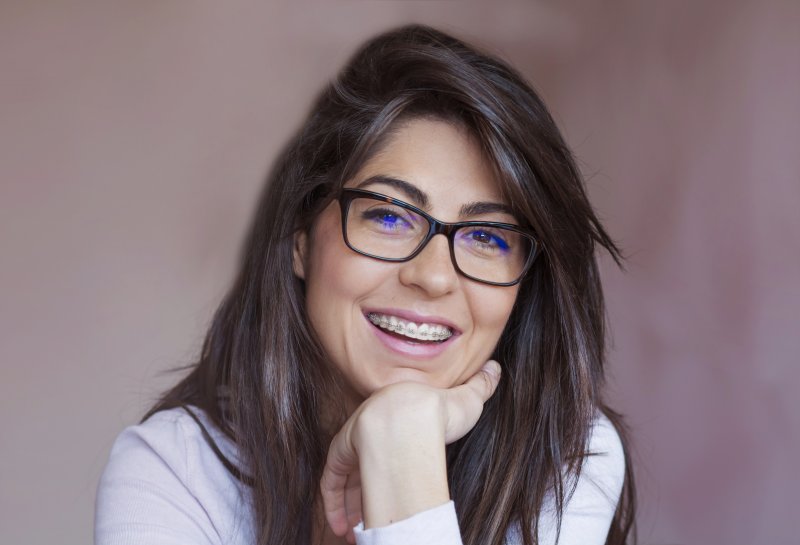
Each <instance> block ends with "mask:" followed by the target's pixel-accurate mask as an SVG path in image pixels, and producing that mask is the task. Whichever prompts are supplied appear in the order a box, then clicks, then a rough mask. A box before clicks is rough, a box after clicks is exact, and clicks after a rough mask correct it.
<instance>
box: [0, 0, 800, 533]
mask: <svg viewBox="0 0 800 545" xmlns="http://www.w3.org/2000/svg"><path fill="white" fill-rule="evenodd" d="M409 21H420V22H427V23H430V24H434V25H439V26H442V27H443V28H445V29H450V30H451V31H454V32H457V33H459V34H460V35H462V36H464V37H467V38H469V39H471V40H474V41H476V42H478V43H482V44H483V45H484V46H486V47H487V48H489V49H490V50H493V51H495V52H498V53H499V54H501V55H503V56H504V57H506V58H507V59H509V60H510V61H511V62H512V63H513V64H515V65H516V66H517V67H519V68H520V69H521V70H523V71H524V72H525V74H526V75H527V76H528V77H529V78H530V79H531V80H532V81H533V82H534V84H535V85H536V86H537V87H538V88H539V89H540V91H541V92H542V94H543V95H544V97H545V99H546V100H547V101H548V103H549V104H550V105H551V107H552V109H553V111H554V114H555V116H556V118H557V119H558V120H559V123H560V124H561V126H562V128H563V129H564V131H565V133H566V136H567V138H568V140H569V141H570V142H571V144H572V146H573V148H574V150H575V151H576V153H577V155H578V156H579V158H580V159H581V163H582V165H583V167H584V169H585V172H586V174H587V176H588V178H589V182H588V183H589V186H590V191H591V193H592V195H593V198H594V200H595V203H596V205H597V207H598V209H599V210H600V211H601V214H602V216H603V217H604V218H605V220H606V223H607V225H608V227H609V229H610V231H611V233H612V234H613V235H614V236H615V237H616V238H617V239H618V240H619V241H620V242H621V244H622V245H623V247H624V248H625V249H626V251H627V253H628V255H629V256H630V257H629V260H628V264H627V268H628V270H627V272H625V273H622V272H620V271H618V270H616V269H614V268H613V267H611V266H610V265H609V264H608V263H607V262H605V267H604V273H605V275H604V280H605V284H606V286H607V296H608V303H609V315H610V319H611V324H612V334H613V349H612V351H611V353H610V375H611V382H610V391H609V397H610V399H611V400H612V401H613V402H614V403H615V404H616V406H617V407H618V408H620V409H621V410H622V411H623V412H625V413H626V414H628V415H629V422H630V424H631V426H632V428H633V431H634V436H635V440H636V456H637V474H638V477H639V484H640V505H641V517H640V535H641V538H642V539H641V541H642V543H645V544H654V545H667V544H677V543H681V544H720V545H721V544H725V545H740V544H741V545H744V544H750V543H770V544H789V543H797V540H798V537H797V534H798V532H799V531H800V525H799V524H798V522H797V521H798V518H797V514H796V513H797V505H798V502H797V497H796V496H797V491H798V489H800V471H798V469H797V459H798V457H799V456H800V402H798V396H797V395H796V394H795V392H794V391H795V390H796V389H797V388H798V386H799V385H800V369H799V366H798V363H800V357H798V355H799V354H800V327H798V325H799V324H800V236H798V234H800V153H798V152H800V145H799V143H800V32H798V30H797V29H798V28H800V3H798V2H795V1H791V0H787V1H780V0H769V1H762V2H744V1H741V0H730V1H722V0H720V1H711V0H707V1H701V2H698V1H689V0H678V1H673V2H659V1H656V0H651V1H621V0H618V1H607V2H590V1H584V0H567V1H561V2H551V1H545V0H542V1H539V2H521V1H517V2H508V1H506V2H500V3H495V4H493V5H492V6H489V4H488V3H479V2H456V1H453V0H451V1H426V2H420V1H380V2H373V1H367V0H347V1H346V0H339V1H336V2H330V1H329V2H302V3H295V4H289V3H277V2H275V3H268V2H244V1H237V2H227V3H222V2H202V1H193V2H188V1H183V2H181V1H167V2H122V3H102V2H95V3H92V2H88V1H78V2H72V3H70V5H67V4H66V3H55V2H53V3H50V2H23V1H9V0H5V1H4V2H2V4H0V78H1V81H2V84H0V120H1V123H0V365H1V366H2V367H1V368H0V373H1V374H0V430H1V433H2V435H1V436H0V437H2V440H0V543H4V544H45V543H75V544H77V543H87V542H90V541H91V526H92V509H93V508H92V506H93V501H94V490H95V486H96V482H97V478H98V476H99V474H100V472H101V471H102V468H103V466H104V464H105V460H106V457H107V455H108V449H109V447H110V445H111V443H112V441H113V439H114V437H115V436H116V434H117V433H118V432H119V431H120V430H121V429H122V427H124V426H125V425H127V424H129V423H132V422H134V421H136V420H137V419H138V418H139V417H140V416H141V414H142V411H143V410H144V409H145V408H146V407H147V406H148V405H149V404H150V403H151V402H152V400H153V399H154V398H155V396H156V395H157V393H158V392H159V391H160V390H161V389H162V388H163V387H165V386H166V385H167V384H169V383H171V382H172V381H173V380H174V376H170V375H164V374H163V373H162V372H163V371H164V370H166V369H169V368H171V367H174V366H176V365H179V364H183V363H187V362H189V361H191V360H192V358H193V356H194V354H195V352H196V351H197V349H198V348H199V343H200V340H201V336H202V334H203V332H204V328H205V327H206V325H207V323H208V320H209V319H210V316H211V313H212V312H213V310H214V308H215V306H216V304H217V302H218V300H219V298H220V296H221V295H222V292H223V290H224V289H225V286H226V284H227V281H228V279H229V276H230V274H231V267H232V266H233V263H234V260H235V256H236V249H237V247H238V245H239V242H240V239H241V236H242V234H243V231H244V228H245V224H246V222H247V218H248V216H249V214H250V211H251V208H252V206H253V200H254V198H255V196H256V194H257V193H258V190H259V186H260V183H261V179H262V177H263V175H264V173H265V171H266V169H267V167H268V165H269V164H270V161H271V160H272V158H273V157H274V154H275V153H276V151H277V149H278V147H279V146H280V145H281V144H282V143H283V141H284V140H285V139H286V138H287V136H288V135H289V134H290V132H291V131H292V130H293V129H294V128H295V127H296V126H297V125H298V124H299V123H300V120H301V119H302V116H303V114H304V112H305V111H306V109H307V108H308V105H309V102H310V100H311V98H312V96H313V95H314V93H315V92H316V91H317V90H318V88H319V87H320V85H321V84H322V82H323V81H324V80H326V79H327V78H329V77H330V76H331V75H332V74H333V73H334V72H335V70H336V69H337V68H338V67H339V66H340V65H341V64H342V62H344V60H345V59H346V58H347V56H348V55H349V54H350V52H351V51H352V50H353V48H354V47H355V46H356V45H357V44H358V43H360V42H361V41H362V40H363V39H364V38H366V37H367V36H369V35H371V34H373V33H375V32H378V31H380V30H382V29H385V28H388V27H390V26H393V25H396V24H399V23H403V22H409Z"/></svg>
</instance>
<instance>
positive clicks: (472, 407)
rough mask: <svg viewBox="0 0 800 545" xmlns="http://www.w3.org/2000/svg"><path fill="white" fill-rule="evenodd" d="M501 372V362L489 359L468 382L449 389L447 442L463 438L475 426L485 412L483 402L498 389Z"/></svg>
mask: <svg viewBox="0 0 800 545" xmlns="http://www.w3.org/2000/svg"><path fill="white" fill-rule="evenodd" d="M500 374H501V371H500V364H499V363H497V362H496V361H494V360H489V361H487V362H486V363H485V364H484V365H483V367H481V369H480V370H479V371H478V372H477V373H475V374H474V375H472V377H470V379H469V380H468V381H467V382H465V383H464V384H462V385H461V386H456V387H455V388H451V389H450V390H449V392H448V396H447V427H446V429H445V441H446V442H447V443H451V442H453V441H456V440H458V439H461V438H462V437H463V436H464V435H466V434H467V432H469V430H471V429H472V428H473V426H475V424H476V423H477V422H478V418H480V416H481V413H482V412H483V404H484V403H486V401H487V400H488V399H489V398H490V397H492V394H493V393H494V391H495V390H496V389H497V385H498V384H499V382H500Z"/></svg>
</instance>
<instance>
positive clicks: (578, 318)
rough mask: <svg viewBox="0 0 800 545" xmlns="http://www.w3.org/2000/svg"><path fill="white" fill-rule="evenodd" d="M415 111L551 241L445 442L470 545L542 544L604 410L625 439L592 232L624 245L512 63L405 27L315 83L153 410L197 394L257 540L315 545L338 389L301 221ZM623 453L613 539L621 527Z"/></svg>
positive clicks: (611, 249)
mask: <svg viewBox="0 0 800 545" xmlns="http://www.w3.org/2000/svg"><path fill="white" fill-rule="evenodd" d="M415 117H429V118H434V119H441V120H445V121H449V122H452V123H456V124H459V125H460V126H464V127H466V128H467V129H468V130H469V131H470V132H471V133H472V134H473V135H474V136H475V138H476V140H477V141H478V142H479V143H480V146H481V147H482V149H483V151H484V152H485V155H486V157H487V159H488V161H489V162H490V164H491V166H492V168H493V171H494V174H495V176H496V179H497V180H498V183H499V184H500V189H501V192H502V194H503V196H504V198H505V200H506V202H508V203H510V205H511V207H512V209H513V211H514V212H515V215H516V216H517V218H518V219H519V220H520V221H521V222H523V223H524V224H525V226H526V227H528V228H530V229H532V230H533V231H534V232H535V233H536V234H537V236H538V238H539V240H540V241H541V242H542V243H543V246H544V249H545V250H544V252H543V254H542V255H541V256H539V258H538V259H537V261H536V263H535V264H534V266H533V268H532V269H531V271H530V272H529V273H528V274H527V276H526V277H525V278H524V279H523V281H522V283H521V286H520V290H519V295H518V298H517V301H516V304H515V306H514V309H513V311H512V313H511V316H510V319H509V321H508V324H507V326H506V328H505V330H504V332H503V334H502V336H501V338H500V341H499V343H498V345H497V347H496V350H495V353H494V358H495V359H497V360H498V361H500V362H501V364H502V365H503V369H504V371H503V374H504V379H503V380H502V381H501V382H500V385H499V387H498V389H497V391H496V392H495V394H494V395H493V396H492V397H491V399H490V400H489V401H488V402H487V403H486V405H485V408H484V411H483V414H482V416H481V418H480V420H479V421H478V423H477V424H476V425H475V427H474V428H473V429H472V430H471V432H470V433H468V434H467V435H466V436H465V437H464V438H462V439H461V440H459V441H457V442H456V443H454V444H452V445H448V447H447V464H448V480H449V484H450V490H451V494H452V497H453V499H454V500H455V502H456V504H457V505H458V506H459V510H458V517H459V524H460V526H461V531H462V535H463V539H464V543H465V544H467V545H490V544H491V545H500V544H502V543H503V541H504V536H505V534H506V531H507V530H508V529H509V528H510V527H511V525H512V524H514V523H519V524H520V526H521V528H531V529H532V532H524V531H523V532H522V536H523V540H524V544H525V545H532V544H534V543H536V541H537V537H536V536H537V529H538V516H537V514H538V512H539V510H540V509H541V508H542V505H543V502H544V500H545V498H546V496H547V495H548V494H553V497H554V499H555V505H556V509H557V515H558V519H559V521H560V520H561V515H562V512H563V508H564V505H565V503H566V501H568V499H569V496H570V494H571V492H572V490H573V487H574V482H575V481H576V479H570V476H572V477H576V476H577V475H579V474H580V470H581V466H582V462H583V460H584V459H585V458H586V456H587V455H588V453H587V445H588V440H589V436H590V432H591V425H592V422H593V420H594V418H595V417H596V414H597V411H598V410H600V411H603V412H604V413H605V414H606V415H607V416H608V417H609V418H610V419H611V420H612V422H614V424H615V426H616V427H617V430H618V431H619V432H620V435H621V437H622V439H623V444H625V443H626V440H625V433H624V428H623V427H622V424H621V421H620V418H619V415H617V414H616V413H614V412H612V411H611V410H609V409H608V408H607V407H606V406H605V405H604V403H603V400H602V396H601V389H602V385H603V363H604V357H605V356H604V349H605V348H604V343H605V310H604V303H603V294H602V289H601V285H600V279H599V275H598V267H597V263H596V258H595V251H596V249H598V247H600V248H604V249H605V250H606V251H607V252H608V253H609V254H610V255H611V256H612V257H613V258H614V259H615V260H616V261H617V263H619V262H620V259H621V258H620V252H619V250H618V249H617V247H616V246H615V245H614V243H613V241H612V240H611V238H610V237H609V235H608V234H607V233H606V231H605V230H604V229H603V227H602V225H601V224H600V222H599V220H598V218H597V216H596V215H595V213H594V211H593V209H592V207H591V205H590V204H589V201H588V198H587V195H586V192H585V189H584V184H583V180H582V177H581V175H580V173H579V171H578V168H577V167H576V165H575V161H574V159H573V157H572V154H571V152H570V150H569V149H568V147H567V145H566V144H565V142H564V140H563V139H562V137H561V135H560V133H559V131H558V129H557V127H556V125H555V123H554V122H553V120H552V118H551V116H550V114H549V113H548V111H547V109H546V108H545V106H544V104H543V103H542V101H541V99H540V98H539V97H538V96H537V94H536V93H535V91H533V89H532V88H531V87H530V86H529V85H528V84H527V83H526V82H525V80H524V79H523V78H522V77H521V76H520V75H519V74H518V73H517V72H516V71H515V70H513V69H512V68H511V67H509V66H508V65H507V64H505V63H504V62H502V61H500V60H498V59H496V58H494V57H492V56H490V55H487V54H483V53H481V52H479V51H477V50H476V49H475V48H473V47H471V46H469V45H467V44H465V43H463V42H462V41H460V40H458V39H456V38H453V37H451V36H449V35H447V34H445V33H442V32H440V31H437V30H434V29H432V28H429V27H425V26H421V25H411V26H405V27H402V28H399V29H395V30H392V31H390V32H387V33H384V34H382V35H380V36H377V37H375V38H373V39H372V40H370V41H368V42H367V43H366V44H365V45H363V46H362V47H361V48H360V49H359V50H358V51H357V52H356V53H355V55H354V56H353V57H352V58H351V59H350V61H349V62H348V64H347V65H346V66H345V67H344V68H343V69H342V71H341V72H340V73H339V75H338V76H337V77H336V78H335V80H334V81H332V82H331V83H330V84H329V85H328V86H326V87H325V88H324V89H323V91H322V93H321V94H320V95H319V96H318V98H317V100H316V101H315V103H314V105H313V107H312V109H311V112H310V114H309V115H308V118H307V119H306V121H305V123H304V124H303V125H302V127H301V128H300V130H299V132H298V133H297V134H296V135H295V136H294V137H293V138H292V140H291V141H290V142H289V143H288V145H287V146H286V147H285V148H284V149H283V151H282V153H281V154H280V155H279V157H278V158H277V161H276V163H275V165H274V167H273V169H272V171H271V172H270V174H269V176H268V179H267V181H266V185H265V189H264V192H263V194H262V195H261V197H260V199H259V203H258V206H257V209H256V212H255V215H254V218H253V220H252V223H251V225H250V227H249V232H248V235H247V237H246V240H245V242H244V246H243V248H242V252H241V257H240V264H239V269H238V273H237V275H236V277H235V280H234V282H233V284H232V286H231V288H230V289H229V291H228V292H227V294H226V295H225V297H224V299H223V301H222V303H221V304H220V306H219V308H218V309H217V311H216V313H215V315H214V318H213V321H212V323H211V326H210V328H209V331H208V333H207V335H206V337H205V341H204V343H203V348H202V352H201V354H200V356H199V359H198V361H197V363H196V364H195V365H194V366H193V368H192V369H191V371H190V373H189V374H188V375H187V376H186V377H185V378H184V379H183V380H182V381H181V382H180V383H179V384H178V385H177V386H175V387H174V388H173V389H172V390H170V391H169V392H167V393H166V394H165V395H164V397H163V398H162V399H161V401H160V402H159V403H158V404H156V406H155V407H153V409H152V410H151V411H150V413H148V416H149V415H150V414H153V413H154V412H156V411H159V410H163V409H167V408H173V407H179V406H186V405H194V406H197V407H199V408H201V409H202V410H204V411H205V412H206V413H207V414H208V416H209V418H210V419H211V421H212V422H213V423H214V424H215V425H216V426H218V427H219V428H220V429H221V430H222V431H223V432H224V433H225V434H226V435H227V436H228V437H229V438H231V439H232V440H233V441H234V442H235V444H236V445H237V448H238V450H239V457H240V459H241V463H242V464H243V465H242V467H237V466H235V465H234V464H233V463H231V462H230V461H229V460H226V459H225V458H224V457H223V456H222V454H221V453H220V452H219V451H218V450H217V449H216V445H214V444H213V442H211V446H212V448H214V449H215V451H216V452H217V454H218V456H219V457H220V459H221V460H222V461H223V463H225V464H226V466H227V467H228V468H229V470H230V471H231V472H233V473H234V475H236V476H237V477H238V478H239V479H240V480H242V481H243V482H245V483H246V484H247V485H248V486H249V487H251V493H252V508H253V510H254V513H253V515H254V520H255V521H256V536H257V542H258V543H259V544H261V545H268V544H274V543H293V544H298V545H299V544H303V545H310V544H311V540H312V534H313V532H312V528H313V526H314V524H319V521H318V519H317V514H316V513H317V512H316V511H315V507H317V506H318V502H319V497H318V490H319V480H320V477H321V473H322V468H323V466H324V463H325V455H326V450H327V447H328V445H329V441H330V438H331V430H330V429H329V427H328V426H325V425H324V424H323V422H321V421H320V415H321V414H323V411H327V412H328V413H330V412H331V407H332V406H334V405H332V404H331V403H332V401H333V400H335V399H337V392H339V391H341V388H342V384H341V382H340V380H341V379H340V378H338V377H337V376H335V374H334V373H333V372H332V371H330V369H329V366H328V365H326V363H325V353H324V350H323V349H322V347H321V346H320V343H319V341H318V340H317V338H316V335H315V334H314V332H313V330H312V329H311V327H310V325H309V320H308V319H307V316H306V311H305V300H304V286H303V282H302V281H301V280H300V279H298V278H297V277H296V276H295V275H294V274H293V270H292V247H293V238H294V235H295V233H296V232H298V230H306V229H308V228H309V227H310V226H311V224H312V223H313V221H314V219H315V217H316V216H317V214H318V213H319V212H320V211H321V210H322V209H323V208H324V207H325V206H326V205H327V204H328V203H329V202H330V201H331V199H333V198H335V197H336V195H337V192H338V190H339V189H340V188H341V187H342V185H343V184H344V182H345V181H346V180H348V179H349V178H350V177H352V176H353V175H354V174H355V172H356V171H357V170H358V169H359V167H360V166H361V165H363V164H364V162H365V161H366V160H367V159H368V158H369V157H370V156H371V154H373V153H374V152H375V150H376V149H378V147H379V146H380V145H381V143H382V142H383V141H385V139H386V138H387V135H390V134H391V132H392V130H394V129H395V128H396V127H397V126H398V124H399V123H400V122H401V121H403V120H408V119H413V118H415ZM345 416H346V415H344V414H343V412H342V411H339V412H337V413H336V414H335V415H333V416H331V418H332V419H333V421H334V422H336V421H338V420H337V419H341V421H342V422H343V418H344V417H345ZM334 431H335V430H334ZM207 439H208V440H209V441H210V437H207ZM627 451H628V450H627V448H626V449H625V452H626V475H625V483H624V485H623V493H622V498H621V501H620V502H619V504H618V506H617V510H616V513H615V516H614V519H613V522H612V525H611V529H610V531H609V534H608V537H607V541H606V543H607V544H614V545H617V544H623V543H625V542H626V540H627V539H628V538H629V537H632V535H630V534H632V532H631V528H632V523H633V515H634V506H635V500H634V488H633V479H632V472H631V464H630V459H629V457H628V454H627ZM565 469H566V471H565ZM485 483H492V486H490V487H487V486H485ZM570 483H573V484H572V485H571V484H570Z"/></svg>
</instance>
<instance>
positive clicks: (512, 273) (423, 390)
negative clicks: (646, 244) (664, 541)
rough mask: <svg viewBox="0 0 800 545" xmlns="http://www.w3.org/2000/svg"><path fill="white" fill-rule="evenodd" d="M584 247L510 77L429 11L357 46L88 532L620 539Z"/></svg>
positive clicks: (627, 511)
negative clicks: (421, 19)
mask: <svg viewBox="0 0 800 545" xmlns="http://www.w3.org/2000/svg"><path fill="white" fill-rule="evenodd" d="M438 235H444V236H438ZM598 244H599V245H600V246H602V247H604V248H605V249H606V250H607V251H608V252H609V253H610V254H611V255H612V256H613V257H614V258H615V259H618V255H619V254H618V251H617V249H616V248H615V246H614V245H613V243H612V242H611V240H610V239H609V237H608V235H607V234H606V233H605V231H604V230H603V228H602V226H601V225H600V223H599V221H598V220H597V218H596V216H595V214H594V213H593V211H592V208H591V206H590V205H589V203H588V201H587V198H586V194H585V192H584V189H583V186H582V182H581V178H580V175H579V173H578V170H577V168H576V167H575V164H574V162H573V159H572V157H571V155H570V152H569V150H568V149H567V147H566V145H565V144H564V142H563V140H562V139H561V136H560V134H559V132H558V130H557V129H556V127H555V125H554V123H553V121H552V119H551V118H550V116H549V114H548V113H547V110H546V109H545V107H544V105H543V104H542V103H541V101H540V100H539V98H538V97H537V96H536V94H535V93H534V92H533V91H532V90H531V89H530V87H528V85H527V84H526V83H525V82H524V81H523V80H522V79H521V77H520V76H519V75H518V74H517V73H516V72H514V71H513V70H512V69H510V68H509V67H508V66H506V65H505V64H503V63H502V62H500V61H498V60H496V59H494V58H491V57H488V56H486V55H483V54H481V53H478V52H477V51H475V50H474V49H472V48H471V47H469V46H467V45H465V44H464V43H462V42H460V41H458V40H456V39H454V38H452V37H450V36H448V35H445V34H443V33H441V32H438V31H436V30H433V29H430V28H427V27H423V26H408V27H404V28H400V29H398V30H395V31H392V32H389V33H386V34H384V35H381V36H379V37H377V38H375V39H373V40H371V41H369V42H368V43H367V44H366V45H364V46H363V47H362V48H361V49H360V50H359V51H358V52H357V53H356V55H355V56H354V57H353V58H352V59H351V61H350V62H349V64H348V65H347V66H346V67H345V68H344V69H343V71H342V72H341V73H340V74H339V76H338V77H337V78H336V80H335V81H334V82H333V83H331V84H330V85H329V86H328V87H327V88H326V89H325V90H324V91H323V92H322V94H321V95H320V97H319V98H318V100H317V102H316V103H315V105H314V107H313V109H312V111H311V114H310V115H309V117H308V119H307V121H306V122H305V124H304V125H303V127H302V128H301V130H300V132H299V133H298V134H297V136H295V138H294V139H293V140H292V141H291V142H290V143H289V145H288V146H287V147H286V149H285V150H284V151H283V153H282V154H281V155H280V157H279V159H278V161H277V163H276V166H275V167H274V170H273V171H272V173H271V175H270V176H269V179H268V183H267V186H266V189H265V192H264V194H263V196H262V198H261V200H260V203H259V206H258V208H257V210H256V214H255V219H254V221H253V223H252V225H251V228H250V231H249V235H248V237H247V240H246V242H245V246H244V252H243V254H242V262H241V264H240V269H239V273H238V275H237V277H236V280H235V282H234V284H233V286H232V288H231V289H230V291H229V293H228V294H227V296H226V297H225V299H224V301H223V302H222V304H221V305H220V308H219V309H218V311H217V313H216V315H215V317H214V320H213V323H212V325H211V328H210V330H209V332H208V334H207V337H206V340H205V343H204V345H203V350H202V354H201V357H200V360H199V362H198V363H197V365H196V366H194V368H193V369H192V371H191V373H190V374H189V375H188V376H187V377H186V378H185V379H184V380H183V381H181V382H180V383H179V384H178V385H177V386H176V387H174V388H173V389H172V390H170V391H169V392H168V393H167V394H166V395H165V396H164V398H163V399H162V400H161V401H160V402H159V403H158V404H157V405H156V406H155V407H154V408H153V409H152V410H151V411H150V412H149V414H148V415H147V416H146V417H145V420H144V421H143V422H142V423H141V424H140V425H138V426H134V427H132V428H129V429H128V430H126V431H125V432H123V434H122V435H121V436H120V438H119V439H118V440H117V443H116V444H115V446H114V449H113V451H112V454H111V459H110V461H109V465H108V467H107V468H106V472H105V474H104V476H103V479H102V481H101V483H100V488H99V491H98V500H97V520H96V541H97V542H98V543H102V544H106V543H128V542H136V543H190V542H191V543H259V544H288V543H297V544H312V543H313V544H319V543H322V544H330V543H343V542H345V540H346V541H348V542H350V543H354V542H355V541H358V542H359V543H362V544H366V543H389V544H393V543H398V544H400V543H403V544H406V545H413V544H417V543H436V544H448V543H462V542H463V543H467V544H473V545H484V544H501V543H520V544H523V543H524V544H526V545H527V544H532V543H555V542H556V539H557V537H558V536H559V535H560V541H559V543H581V544H587V543H623V542H624V541H625V540H626V538H627V535H628V533H629V530H630V527H631V523H632V515H633V495H632V494H633V484H632V480H631V472H630V464H629V463H628V460H627V455H626V454H625V449H624V447H623V444H622V442H621V440H620V435H619V434H618V431H617V430H619V429H620V428H619V424H618V418H617V417H616V416H615V415H614V413H612V412H611V411H610V410H608V409H607V408H606V407H605V406H604V405H603V402H602V397H601V386H602V379H603V357H604V323H603V312H604V311H603V298H602V293H601V288H600V283H599V278H598V272H597V266H596V262H595V258H594V250H595V247H596V246H597V245H598ZM609 419H611V420H614V421H615V422H617V426H616V430H615V426H614V425H612V423H611V420H609Z"/></svg>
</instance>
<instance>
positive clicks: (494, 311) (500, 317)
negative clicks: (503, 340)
mask: <svg viewBox="0 0 800 545" xmlns="http://www.w3.org/2000/svg"><path fill="white" fill-rule="evenodd" d="M489 288H490V289H489V290H486V289H484V287H483V286H480V290H479V292H478V293H475V294H473V297H472V298H471V302H472V304H471V305H470V306H471V308H472V315H473V320H474V323H475V328H476V330H479V331H480V337H482V339H483V340H484V342H487V343H489V344H490V346H491V347H494V346H495V344H497V341H498V340H499V339H500V335H501V334H502V333H503V329H504V328H505V326H506V322H508V318H509V316H510V315H511V310H512V309H513V308H514V303H515V301H516V299H517V292H518V288H517V287H516V286H514V287H510V288H491V287H489Z"/></svg>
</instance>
